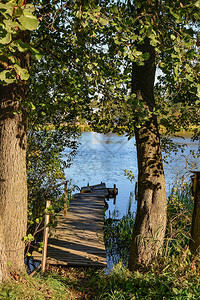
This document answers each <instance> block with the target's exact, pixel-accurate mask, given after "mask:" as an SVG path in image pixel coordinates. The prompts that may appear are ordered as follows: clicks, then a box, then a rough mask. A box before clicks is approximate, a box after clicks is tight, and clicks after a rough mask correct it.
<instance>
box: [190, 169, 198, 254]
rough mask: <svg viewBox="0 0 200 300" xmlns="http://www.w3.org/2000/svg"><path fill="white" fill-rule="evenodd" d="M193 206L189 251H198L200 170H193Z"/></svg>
mask: <svg viewBox="0 0 200 300" xmlns="http://www.w3.org/2000/svg"><path fill="white" fill-rule="evenodd" d="M193 173H194V176H193V178H192V180H193V195H194V208H193V213H192V225H191V241H190V251H191V252H192V253H193V254H195V253H196V252H197V251H200V234H199V233H200V171H193Z"/></svg>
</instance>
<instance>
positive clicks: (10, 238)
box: [0, 81, 27, 281]
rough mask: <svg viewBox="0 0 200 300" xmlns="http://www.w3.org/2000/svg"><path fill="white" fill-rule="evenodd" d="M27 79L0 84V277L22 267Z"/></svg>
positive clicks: (25, 200)
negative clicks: (4, 84) (25, 80)
mask: <svg viewBox="0 0 200 300" xmlns="http://www.w3.org/2000/svg"><path fill="white" fill-rule="evenodd" d="M26 94H27V83H26V82H23V81H19V83H18V84H10V85H7V86H0V221H1V228H0V281H2V280H4V279H6V278H7V276H9V274H10V272H12V271H14V270H16V271H21V270H22V269H24V242H23V238H24V236H25V235H26V228H27V184H26V129H27V114H26V110H25V109H24V107H23V105H24V101H25V98H26Z"/></svg>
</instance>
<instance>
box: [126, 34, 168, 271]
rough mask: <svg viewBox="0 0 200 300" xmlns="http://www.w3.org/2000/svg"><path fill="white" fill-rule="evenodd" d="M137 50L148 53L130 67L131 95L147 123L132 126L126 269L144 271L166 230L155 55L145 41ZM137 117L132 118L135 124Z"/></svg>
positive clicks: (160, 245) (164, 187) (153, 257)
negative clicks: (134, 180)
mask: <svg viewBox="0 0 200 300" xmlns="http://www.w3.org/2000/svg"><path fill="white" fill-rule="evenodd" d="M138 50H139V51H142V52H143V53H149V59H148V60H146V61H145V63H144V65H143V66H141V65H137V64H136V63H134V64H133V70H132V92H133V93H135V94H136V97H137V99H138V100H139V101H142V102H143V103H144V109H145V110H146V111H148V112H149V120H148V121H146V122H145V123H141V127H137V126H135V138H136V146H137V160H138V204H137V213H136V219H135V225H134V230H133V238H132V245H131V250H130V258H129V269H130V270H134V269H136V268H139V267H143V266H144V267H147V266H148V265H149V264H150V263H151V262H152V260H154V259H155V258H156V256H157V254H158V252H159V251H160V250H161V247H162V245H163V242H164V235H165V229H166V186H165V178H164V172H163V164H162V156H161V149H160V138H159V131H158V124H157V118H156V116H155V115H154V114H153V108H154V107H155V100H154V80H155V51H154V48H153V47H152V46H151V45H150V41H149V39H148V38H146V39H145V41H144V43H143V44H140V45H138ZM138 121H140V117H138V118H136V122H138Z"/></svg>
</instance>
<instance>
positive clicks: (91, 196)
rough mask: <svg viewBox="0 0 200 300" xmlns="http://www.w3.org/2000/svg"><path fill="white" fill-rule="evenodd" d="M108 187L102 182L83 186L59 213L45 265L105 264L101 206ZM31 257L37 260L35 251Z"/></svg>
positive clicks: (39, 258) (37, 254)
mask: <svg viewBox="0 0 200 300" xmlns="http://www.w3.org/2000/svg"><path fill="white" fill-rule="evenodd" d="M111 190H113V189H107V188H106V185H105V184H104V183H102V184H100V185H96V186H87V187H83V188H82V189H81V192H80V193H78V194H76V195H75V196H74V198H73V199H72V201H71V202H70V208H69V210H68V211H67V214H66V216H64V215H63V213H62V214H61V215H60V217H59V222H58V227H57V228H56V230H55V231H54V232H53V236H52V237H51V238H49V241H48V249H47V264H52V265H68V266H78V267H81V266H92V267H106V251H105V245H104V234H103V226H104V207H105V198H107V197H109V192H110V193H111V192H112V191H111ZM33 257H34V259H36V260H41V255H40V254H39V253H37V252H34V255H33Z"/></svg>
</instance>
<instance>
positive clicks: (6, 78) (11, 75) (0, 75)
mask: <svg viewBox="0 0 200 300" xmlns="http://www.w3.org/2000/svg"><path fill="white" fill-rule="evenodd" d="M15 80H16V76H15V72H14V71H12V70H4V71H2V72H0V81H2V82H4V83H6V84H10V83H13V82H14V81H15Z"/></svg>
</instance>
